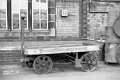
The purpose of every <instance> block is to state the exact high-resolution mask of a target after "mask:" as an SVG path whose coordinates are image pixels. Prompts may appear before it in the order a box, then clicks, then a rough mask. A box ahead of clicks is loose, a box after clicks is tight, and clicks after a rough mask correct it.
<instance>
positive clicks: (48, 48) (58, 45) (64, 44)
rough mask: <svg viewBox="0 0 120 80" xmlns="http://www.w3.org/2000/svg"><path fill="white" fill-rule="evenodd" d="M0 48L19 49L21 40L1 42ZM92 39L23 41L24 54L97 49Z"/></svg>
mask: <svg viewBox="0 0 120 80" xmlns="http://www.w3.org/2000/svg"><path fill="white" fill-rule="evenodd" d="M0 45H1V46H0V50H21V42H1V43H0ZM98 48H99V45H98V44H97V43H96V42H94V41H41V42H37V41H35V42H33V41H32V42H31V41H28V42H25V54H26V55H39V54H52V53H66V52H84V51H95V50H98Z"/></svg>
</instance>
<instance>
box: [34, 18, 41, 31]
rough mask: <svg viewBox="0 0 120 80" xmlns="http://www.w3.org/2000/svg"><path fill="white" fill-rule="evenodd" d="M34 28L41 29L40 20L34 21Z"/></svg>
mask: <svg viewBox="0 0 120 80" xmlns="http://www.w3.org/2000/svg"><path fill="white" fill-rule="evenodd" d="M33 29H40V25H39V20H34V21H33Z"/></svg>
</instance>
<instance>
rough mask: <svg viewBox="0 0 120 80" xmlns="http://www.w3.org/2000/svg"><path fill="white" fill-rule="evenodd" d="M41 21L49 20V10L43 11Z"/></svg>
mask: <svg viewBox="0 0 120 80" xmlns="http://www.w3.org/2000/svg"><path fill="white" fill-rule="evenodd" d="M41 19H42V20H47V10H41Z"/></svg>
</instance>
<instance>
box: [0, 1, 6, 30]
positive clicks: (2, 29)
mask: <svg viewBox="0 0 120 80" xmlns="http://www.w3.org/2000/svg"><path fill="white" fill-rule="evenodd" d="M3 1H4V0H3ZM5 9H6V17H5V18H0V20H6V27H5V29H0V30H7V28H8V25H7V0H6V8H5Z"/></svg>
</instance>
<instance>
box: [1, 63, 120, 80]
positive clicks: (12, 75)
mask: <svg viewBox="0 0 120 80" xmlns="http://www.w3.org/2000/svg"><path fill="white" fill-rule="evenodd" d="M0 80H120V65H118V64H109V65H106V64H104V63H103V62H99V63H98V67H97V69H96V70H95V71H93V72H82V71H81V70H80V69H76V68H75V67H74V65H73V64H62V65H61V64H55V65H54V68H53V69H52V71H51V72H49V73H48V74H43V75H39V74H36V73H35V72H34V71H33V69H30V68H21V67H18V66H1V67H0Z"/></svg>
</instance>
